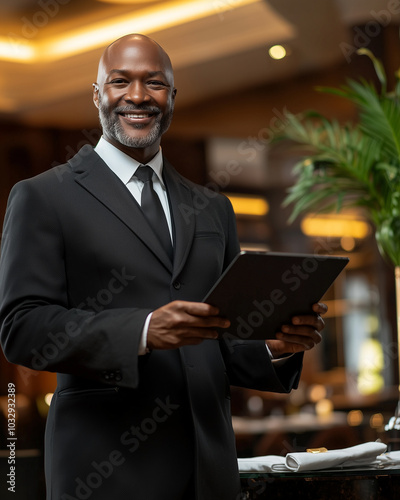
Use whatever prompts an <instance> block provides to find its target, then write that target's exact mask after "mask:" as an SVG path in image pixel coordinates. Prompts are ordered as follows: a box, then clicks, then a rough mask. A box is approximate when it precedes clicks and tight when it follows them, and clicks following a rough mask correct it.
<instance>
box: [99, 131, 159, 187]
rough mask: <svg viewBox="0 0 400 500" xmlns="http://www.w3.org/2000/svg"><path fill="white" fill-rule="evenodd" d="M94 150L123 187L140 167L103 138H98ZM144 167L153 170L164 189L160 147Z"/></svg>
mask: <svg viewBox="0 0 400 500" xmlns="http://www.w3.org/2000/svg"><path fill="white" fill-rule="evenodd" d="M94 150H95V151H96V153H97V154H98V155H99V156H100V158H101V159H102V160H103V161H104V162H105V163H106V164H107V166H108V167H109V168H110V170H112V171H113V172H114V174H115V175H116V176H118V177H119V178H120V179H121V181H122V182H123V183H124V184H125V185H126V184H128V182H129V181H130V180H131V179H132V176H133V174H134V173H135V172H136V169H137V168H138V167H139V166H140V165H142V163H139V162H138V161H136V160H134V159H133V158H131V157H130V156H128V155H127V154H125V153H123V152H122V151H121V150H120V149H118V148H116V147H115V146H113V145H112V144H110V143H109V142H108V141H106V140H105V139H104V138H103V137H101V138H100V140H99V142H98V143H97V145H96V147H95V148H94ZM146 165H149V166H150V167H151V168H152V169H153V170H154V172H155V173H156V175H157V177H158V179H159V181H160V183H161V185H162V187H163V188H165V185H164V181H163V177H162V170H163V159H162V151H161V147H160V149H159V151H158V153H157V154H156V155H155V157H154V158H152V159H151V160H150V161H149V162H147V163H146Z"/></svg>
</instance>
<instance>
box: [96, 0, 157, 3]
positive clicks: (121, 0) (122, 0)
mask: <svg viewBox="0 0 400 500" xmlns="http://www.w3.org/2000/svg"><path fill="white" fill-rule="evenodd" d="M97 1H98V2H101V3H133V4H135V3H151V2H156V1H157V0H97Z"/></svg>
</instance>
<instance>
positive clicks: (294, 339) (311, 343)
mask: <svg viewBox="0 0 400 500" xmlns="http://www.w3.org/2000/svg"><path fill="white" fill-rule="evenodd" d="M276 338H277V339H278V340H280V341H282V342H285V343H286V345H287V346H289V349H290V352H293V347H292V348H290V346H291V345H292V346H293V345H298V346H301V347H302V349H300V350H309V349H312V348H313V347H315V346H316V345H317V344H319V343H320V342H321V339H322V337H321V335H320V334H319V333H318V332H316V331H315V330H314V332H312V333H311V334H307V335H301V334H293V333H291V334H288V333H284V332H278V333H277V334H276Z"/></svg>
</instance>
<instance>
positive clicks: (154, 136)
mask: <svg viewBox="0 0 400 500" xmlns="http://www.w3.org/2000/svg"><path fill="white" fill-rule="evenodd" d="M117 110H119V111H125V112H127V111H139V110H140V111H153V112H154V111H157V112H158V111H159V110H158V108H155V107H145V106H137V107H136V108H135V109H134V110H133V109H132V107H128V106H126V107H125V108H122V107H120V108H117ZM115 111H116V110H114V112H113V113H111V114H109V113H108V111H107V109H106V108H105V106H104V105H103V104H102V102H101V100H100V99H99V119H100V124H101V126H102V128H103V133H104V134H106V135H107V136H108V137H111V138H113V139H114V140H116V141H118V142H119V143H120V144H122V145H123V146H127V147H129V148H147V147H149V146H151V145H152V144H154V143H155V142H156V141H157V140H158V139H159V138H160V137H161V136H162V135H163V134H164V133H165V132H166V131H167V130H168V128H169V126H170V124H171V120H172V115H173V107H172V108H171V109H170V111H169V113H168V114H167V115H164V116H163V115H162V114H161V113H159V114H158V115H157V116H156V122H155V124H154V126H153V128H152V129H151V130H150V132H149V133H148V134H147V136H145V137H131V136H130V135H128V134H126V133H125V131H124V129H123V127H122V124H121V122H120V121H119V118H118V115H117V114H116V113H115ZM132 127H133V128H135V129H137V130H141V129H143V128H144V127H145V125H142V124H140V123H138V124H136V125H133V126H132Z"/></svg>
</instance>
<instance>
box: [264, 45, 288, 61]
mask: <svg viewBox="0 0 400 500" xmlns="http://www.w3.org/2000/svg"><path fill="white" fill-rule="evenodd" d="M268 54H269V55H270V57H272V59H283V58H284V57H285V56H286V49H285V47H283V46H282V45H273V46H272V47H271V48H270V49H269V51H268Z"/></svg>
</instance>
